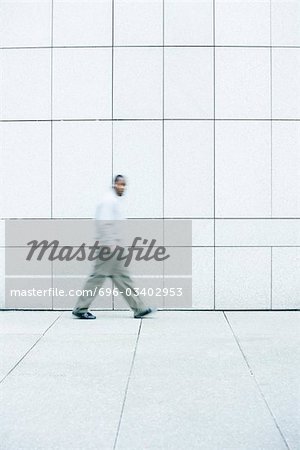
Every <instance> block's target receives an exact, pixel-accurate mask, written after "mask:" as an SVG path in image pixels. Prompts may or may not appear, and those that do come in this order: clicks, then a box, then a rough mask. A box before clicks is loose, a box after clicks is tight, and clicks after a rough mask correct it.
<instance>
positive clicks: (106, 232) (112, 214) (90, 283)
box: [72, 175, 155, 319]
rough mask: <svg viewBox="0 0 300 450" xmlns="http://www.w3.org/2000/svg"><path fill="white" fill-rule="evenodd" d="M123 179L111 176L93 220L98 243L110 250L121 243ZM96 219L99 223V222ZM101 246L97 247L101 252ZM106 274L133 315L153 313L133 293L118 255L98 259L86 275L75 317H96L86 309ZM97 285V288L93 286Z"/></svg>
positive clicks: (153, 310)
mask: <svg viewBox="0 0 300 450" xmlns="http://www.w3.org/2000/svg"><path fill="white" fill-rule="evenodd" d="M125 187H126V182H125V178H124V177H123V175H117V176H116V177H115V179H114V185H113V187H112V189H110V191H109V192H108V193H107V194H106V195H105V197H104V198H103V200H102V202H101V203H100V205H99V206H98V208H97V211H96V220H97V224H98V227H97V228H98V233H99V241H100V246H102V247H106V248H108V247H109V249H110V252H111V253H113V250H114V249H115V248H116V246H117V245H118V243H120V233H119V227H118V224H120V222H116V221H119V220H124V219H125V217H124V215H123V212H122V204H121V197H122V196H123V194H124V192H125ZM98 221H99V222H98ZM100 249H101V247H100V248H99V252H100ZM106 277H111V278H112V279H113V280H114V283H115V285H116V286H117V288H118V289H119V291H120V293H121V292H122V295H123V296H124V298H125V300H126V301H127V303H128V305H129V306H130V308H131V309H132V310H133V312H134V318H136V319H140V318H142V317H145V316H147V315H149V314H151V313H153V312H155V308H150V307H147V306H146V305H145V304H144V303H143V301H142V300H141V298H140V297H139V296H138V295H135V289H134V284H133V281H132V279H131V277H130V275H129V272H128V270H127V268H126V267H124V263H122V261H121V260H118V259H117V257H114V256H113V257H112V258H110V259H106V260H105V261H103V260H101V259H99V258H97V259H96V260H95V266H94V270H93V273H92V274H91V275H90V277H89V278H88V280H87V282H86V284H85V286H84V288H83V291H84V295H82V296H81V297H79V298H78V301H77V303H76V305H75V307H74V309H73V313H72V314H74V316H76V317H78V318H79V319H96V316H94V314H92V313H91V312H89V311H88V308H89V306H90V305H91V303H92V301H93V299H94V297H95V296H94V295H93V293H94V292H95V293H97V291H98V290H99V288H100V287H101V286H102V285H103V283H104V281H105V279H106ZM95 288H97V289H95Z"/></svg>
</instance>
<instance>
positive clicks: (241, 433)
mask: <svg viewBox="0 0 300 450" xmlns="http://www.w3.org/2000/svg"><path fill="white" fill-rule="evenodd" d="M161 317H162V318H163V317H165V319H166V322H167V326H166V327H165V326H164V325H165V324H164V320H163V319H162V320H161V321H160V320H155V321H154V320H153V321H146V320H145V321H143V323H142V330H141V334H140V337H139V341H138V347H137V352H136V357H135V361H134V366H133V371H132V374H131V377H130V382H129V388H128V392H127V397H126V402H125V407H124V411H123V416H122V421H121V426H120V430H119V434H118V440H117V446H116V448H117V449H141V448H151V449H165V448H168V449H183V448H188V449H199V448H201V449H209V450H210V449H213V450H216V449H220V450H224V449H236V450H238V449H239V450H240V449H249V450H250V449H251V450H253V449H259V448H261V449H270V450H271V449H272V450H274V449H278V450H279V449H284V448H286V447H285V444H284V442H283V440H282V437H281V435H280V433H279V432H278V430H277V428H276V425H275V423H274V421H273V418H272V416H271V415H270V412H269V410H268V409H267V407H266V405H265V403H264V400H263V398H262V397H261V394H260V392H259V390H258V389H257V386H256V384H255V382H254V380H253V378H252V376H251V374H250V372H249V369H248V367H247V365H246V364H245V361H244V359H243V357H242V355H241V352H240V350H239V348H238V346H237V344H236V342H235V341H234V339H233V336H232V332H231V330H230V328H229V326H228V324H227V323H226V321H225V320H224V316H222V314H218V315H213V313H204V312H203V313H200V314H198V313H197V314H196V315H194V312H190V313H188V312H185V313H184V314H183V315H182V313H181V312H173V313H169V314H168V315H166V316H165V313H164V314H161ZM189 318H190V324H189ZM210 319H211V320H210ZM189 325H190V330H191V332H190V333H189V332H188V328H189ZM150 330H151V331H150ZM162 330H163V331H162ZM167 330H169V331H167ZM156 331H157V333H156Z"/></svg>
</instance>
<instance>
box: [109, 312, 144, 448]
mask: <svg viewBox="0 0 300 450" xmlns="http://www.w3.org/2000/svg"><path fill="white" fill-rule="evenodd" d="M141 329H142V319H140V325H139V329H138V333H137V337H136V340H135V346H134V352H133V355H132V360H131V365H130V369H129V373H128V378H127V383H126V386H125V392H124V398H123V402H122V407H121V412H120V417H119V422H118V426H117V432H116V436H115V440H114V444H113V450H115V449H116V448H117V443H118V438H119V434H120V428H121V423H122V418H123V414H124V410H125V404H126V399H127V393H128V389H129V383H130V378H131V375H132V371H133V366H134V361H135V356H136V352H137V346H138V342H139V338H140V334H141Z"/></svg>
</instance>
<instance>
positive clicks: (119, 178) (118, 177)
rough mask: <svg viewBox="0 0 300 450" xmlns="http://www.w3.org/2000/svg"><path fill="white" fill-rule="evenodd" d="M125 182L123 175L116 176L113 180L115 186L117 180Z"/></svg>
mask: <svg viewBox="0 0 300 450" xmlns="http://www.w3.org/2000/svg"><path fill="white" fill-rule="evenodd" d="M122 179H123V180H125V177H124V176H123V175H116V176H115V179H114V184H116V183H117V182H118V181H119V180H122Z"/></svg>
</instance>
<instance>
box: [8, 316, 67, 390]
mask: <svg viewBox="0 0 300 450" xmlns="http://www.w3.org/2000/svg"><path fill="white" fill-rule="evenodd" d="M62 315H63V312H62V313H61V314H60V315H59V316H58V317H56V319H55V320H54V321H53V322H52V323H51V324H50V325H49V326H48V328H46V330H45V331H44V332H43V333H42V334H41V335H40V337H39V338H38V339H37V340H36V341H35V342H34V344H32V346H31V347H30V348H29V349H28V350H27V352H25V353H24V355H23V356H22V358H20V359H19V361H17V362H16V364H15V365H14V366H13V367H12V368H11V369H10V370H9V371H8V372H7V374H6V375H4V377H3V378H2V379H1V380H0V384H2V382H3V381H4V380H5V379H6V378H7V377H8V376H9V375H10V374H11V373H12V372H13V371H14V370H15V368H16V367H17V366H18V365H19V364H20V363H21V362H22V361H23V359H25V358H26V356H27V355H28V354H29V353H30V352H31V350H32V349H33V348H34V347H35V346H36V345H37V344H38V343H39V342H40V340H41V339H42V338H43V337H44V336H45V334H46V333H47V332H48V331H49V330H50V328H52V327H53V325H54V324H55V323H56V322H57V321H58V319H60V318H61V316H62Z"/></svg>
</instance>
